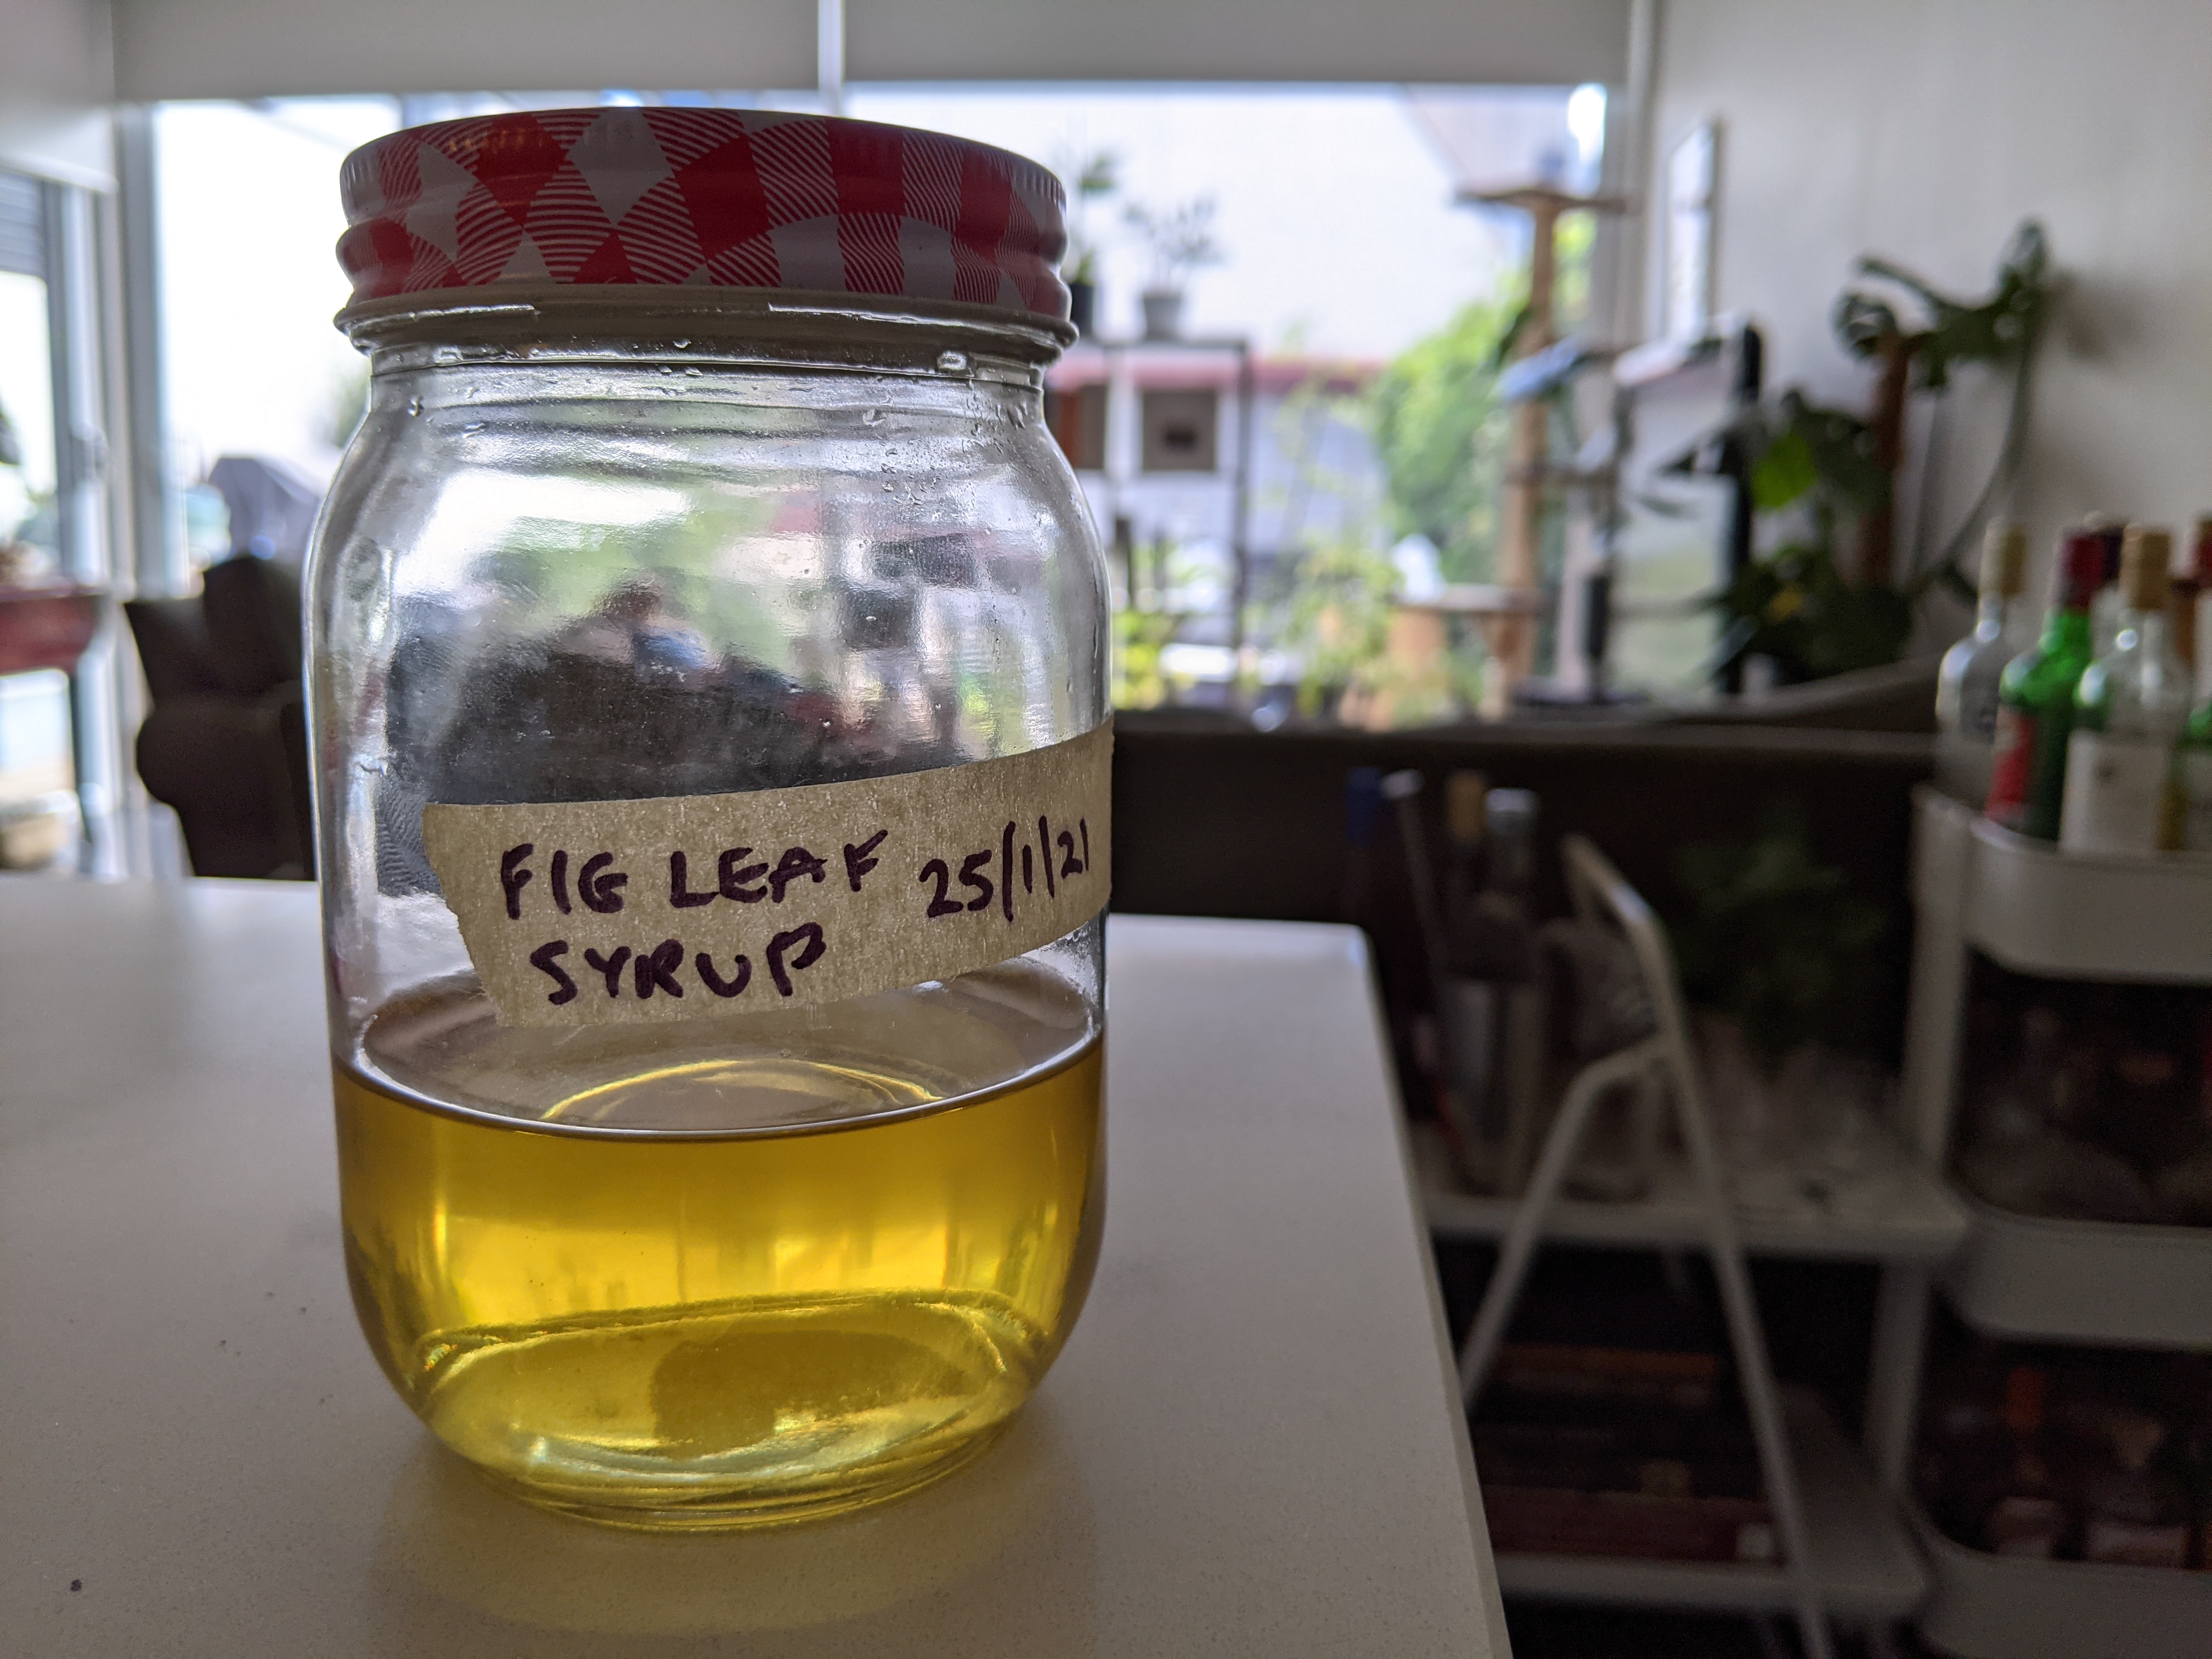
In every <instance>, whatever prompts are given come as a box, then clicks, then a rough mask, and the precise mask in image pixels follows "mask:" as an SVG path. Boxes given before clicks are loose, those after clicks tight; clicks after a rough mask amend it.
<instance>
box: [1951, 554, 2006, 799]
mask: <svg viewBox="0 0 2212 1659" xmlns="http://www.w3.org/2000/svg"><path fill="white" fill-rule="evenodd" d="M2026 576H2027V531H2025V530H2023V529H2022V528H2021V526H2018V525H2016V524H1992V525H1991V526H1990V528H1989V533H1988V534H1987V535H1986V536H1985V537H1984V538H1983V541H1982V590H1981V599H1980V601H1979V603H1978V605H1976V607H1975V611H1974V628H1973V631H1972V633H1970V634H1968V635H1966V638H1964V639H1962V640H1960V641H1959V642H1958V643H1957V644H1956V645H1954V646H1953V647H1951V648H1950V649H1949V650H1948V651H1947V652H1945V653H1943V665H1942V669H1941V670H1940V671H1938V672H1937V674H1936V787H1937V788H1938V789H1941V790H1942V792H1943V793H1945V794H1947V795H1950V796H1952V797H1954V799H1959V800H1963V801H1965V802H1966V803H1968V804H1969V805H1975V806H1978V805H1981V804H1982V803H1983V802H1984V801H1985V800H1987V799H1989V794H1990V757H1991V755H1992V754H1993V753H1994V752H1995V749H1996V736H1997V681H1998V680H1999V679H2000V678H2002V677H2003V674H2004V670H2005V664H2006V662H2007V661H2008V659H2010V658H2011V656H2012V655H2013V652H2014V641H2013V638H2012V627H2011V623H2012V611H2013V610H2014V609H2015V607H2014V605H2013V601H2014V599H2016V598H2018V597H2019V594H2020V590H2021V586H2022V584H2023V582H2024V580H2025V578H2026Z"/></svg>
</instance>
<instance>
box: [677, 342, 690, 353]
mask: <svg viewBox="0 0 2212 1659" xmlns="http://www.w3.org/2000/svg"><path fill="white" fill-rule="evenodd" d="M690 344H691V342H690V341H689V340H678V341H676V342H675V346H676V349H678V351H683V350H686V349H689V348H690Z"/></svg>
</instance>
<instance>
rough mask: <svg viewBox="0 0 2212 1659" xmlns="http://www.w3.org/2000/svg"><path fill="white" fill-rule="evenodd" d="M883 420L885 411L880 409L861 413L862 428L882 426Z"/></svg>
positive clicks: (866, 410)
mask: <svg viewBox="0 0 2212 1659" xmlns="http://www.w3.org/2000/svg"><path fill="white" fill-rule="evenodd" d="M883 419H884V411H883V410H880V409H864V410H861V411H860V424H861V425H862V426H880V425H882V424H883Z"/></svg>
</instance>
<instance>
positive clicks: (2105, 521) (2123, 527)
mask: <svg viewBox="0 0 2212 1659" xmlns="http://www.w3.org/2000/svg"><path fill="white" fill-rule="evenodd" d="M2081 527H2082V528H2083V529H2085V530H2093V531H2095V532H2097V538H2098V539H2099V540H2100V542H2101V543H2102V544H2104V549H2105V574H2104V576H2103V578H2102V579H2101V580H2100V581H2099V582H2098V584H2097V596H2096V598H2094V599H2092V600H2090V602H2089V659H2090V661H2092V662H2094V661H2095V660H2096V659H2098V658H2100V657H2101V656H2103V655H2104V654H2105V653H2106V652H2107V651H2110V650H2111V649H2112V641H2113V640H2114V639H2115V638H2117V637H2118V635H2119V631H2120V612H2121V611H2123V610H2124V609H2125V608H2126V606H2125V604H2124V601H2123V600H2122V599H2121V598H2120V555H2121V552H2122V550H2124V548H2125V546H2126V545H2127V537H2128V527H2127V524H2126V522H2125V521H2124V520H2119V519H2115V518H2112V517H2111V516H2109V515H2108V514H2106V513H2091V514H2090V515H2089V516H2088V517H2087V518H2086V519H2084V520H2082V521H2081Z"/></svg>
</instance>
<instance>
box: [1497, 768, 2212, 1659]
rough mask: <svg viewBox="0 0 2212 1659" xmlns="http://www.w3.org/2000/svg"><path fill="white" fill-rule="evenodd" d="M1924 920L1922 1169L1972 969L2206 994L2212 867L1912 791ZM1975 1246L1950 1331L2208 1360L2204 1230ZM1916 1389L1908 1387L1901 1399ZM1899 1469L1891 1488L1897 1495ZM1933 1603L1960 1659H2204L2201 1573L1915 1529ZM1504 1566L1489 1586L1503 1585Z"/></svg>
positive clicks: (1947, 1645)
mask: <svg viewBox="0 0 2212 1659" xmlns="http://www.w3.org/2000/svg"><path fill="white" fill-rule="evenodd" d="M1913 899H1914V903H1915V906H1916V908H1917V915H1918V928H1917V935H1916V941H1915V946H1914V961H1913V972H1912V997H1911V1015H1910V1024H1909V1026H1908V1029H1907V1033H1906V1047H1905V1106H1906V1109H1907V1113H1908V1115H1909V1117H1910V1119H1911V1123H1912V1126H1913V1131H1914V1133H1915V1136H1916V1139H1917V1142H1918V1146H1919V1150H1920V1152H1921V1155H1922V1157H1923V1158H1924V1159H1925V1161H1926V1164H1927V1167H1928V1168H1929V1169H1930V1170H1940V1169H1941V1168H1942V1166H1943V1160H1944V1158H1945V1157H1946V1154H1947V1152H1948V1144H1949V1140H1950V1135H1951V1125H1952V1121H1953V1117H1954V1109H1955V1106H1956V1102H1957V1098H1958V1095H1959V1087H1958V1085H1959V1080H1960V1061H1961V1054H1960V1047H1961V1044H1960V1033H1961V1028H1962V1025H1963V1019H1964V1012H1965V1008H1964V1005H1965V991H1966V977H1967V973H1968V969H1969V966H1970V963H1971V956H1972V952H1974V951H1980V952H1981V953H1982V954H1983V955H1984V956H1986V957H1989V958H1990V959H1991V960H1992V961H1994V962H1996V963H1997V964H1998V965H2000V966H2001V967H2004V968H2007V969H2012V970H2013V971H2015V972H2016V973H2021V974H2028V975H2039V976H2041V977H2045V978H2051V979H2066V980H2099V981H2133V982H2136V983H2159V984H2195V985H2212V858H2201V857H2196V856H2190V855H2184V854H2166V855H2162V856H2160V857H2156V858H2150V859H2142V858H2114V857H2105V856H2095V855H2081V854H2061V853H2059V852H2057V850H2055V849H2054V848H2051V847H2049V846H2047V845H2045V844H2044V843H2042V842H2032V841H2028V840H2026V839H2024V838H2022V837H2021V836H2015V835H2012V834H2009V833H2008V832H2007V831H2005V830H2003V829H1998V828H1997V827H1996V825H1994V824H1992V823H1989V822H1988V821H1987V820H1986V819H1984V818H1982V817H1978V815H1976V814H1975V813H1973V812H1972V811H1970V810H1969V809H1967V808H1966V807H1965V806H1963V805H1960V804H1959V803H1957V802H1955V801H1953V800H1950V799H1947V798H1945V797H1944V796H1942V795H1940V794H1938V793H1936V792H1935V791H1934V790H1932V789H1923V790H1922V791H1921V792H1920V793H1919V796H1918V798H1917V801H1916V811H1915V846H1914V856H1913ZM1963 1201H1964V1202H1966V1206H1967V1210H1968V1212H1969V1214H1970V1216H1971V1218H1972V1226H1971V1231H1970V1236H1969V1237H1968V1238H1967V1240H1966V1244H1965V1246H1964V1248H1962V1249H1960V1251H1959V1253H1958V1254H1957V1255H1955V1256H1954V1257H1953V1258H1952V1259H1951V1260H1950V1261H1949V1262H1948V1264H1946V1265H1945V1266H1944V1267H1942V1270H1941V1272H1940V1275H1939V1278H1940V1282H1941V1284H1942V1288H1943V1292H1944V1296H1945V1297H1946V1299H1947V1300H1948V1301H1949V1302H1950V1304H1952V1306H1953V1307H1954V1309H1955V1310H1957V1312H1958V1314H1959V1316H1960V1318H1961V1319H1963V1320H1964V1321H1965V1322H1966V1323H1967V1324H1968V1325H1969V1326H1972V1328H1975V1329H1977V1330H1980V1331H1984V1332H1987V1333H1989V1334H1991V1335H1996V1336H2001V1337H2008V1338H2015V1339H2021V1340H2043V1341H2061V1342H2079V1343H2089V1344H2096V1345H2101V1346H2134V1347H2176V1348H2212V1228H2198V1227H2164V1226H2130V1225H2114V1224H2107V1223H2100V1222H2081V1221H2051V1220H2043V1219H2039V1218H2030V1217H2026V1216H2019V1215H2014V1214H2010V1213H2008V1212H2003V1211H2000V1210H1996V1209H1994V1208H1991V1207H1990V1206H1987V1205H1984V1204H1981V1203H1979V1202H1978V1201H1975V1200H1963ZM1919 1301H1920V1306H1919V1308H1918V1309H1917V1310H1915V1309H1911V1308H1908V1307H1903V1306H1900V1307H1899V1308H1898V1309H1897V1310H1896V1313H1897V1316H1898V1317H1899V1319H1900V1320H1909V1322H1910V1334H1909V1335H1905V1336H1901V1337H1900V1340H1899V1342H1898V1343H1897V1344H1896V1345H1895V1347H1896V1352H1895V1353H1894V1354H1893V1356H1892V1363H1893V1364H1903V1365H1905V1366H1907V1367H1908V1368H1909V1374H1908V1376H1906V1377H1899V1378H1893V1386H1892V1387H1891V1388H1890V1389H1887V1391H1886V1393H1885V1395H1884V1397H1885V1398H1886V1399H1888V1400H1890V1401H1893V1402H1897V1401H1902V1403H1903V1404H1904V1406H1905V1408H1906V1416H1905V1419H1904V1420H1903V1421H1902V1422H1901V1423H1900V1424H1899V1425H1897V1429H1898V1431H1899V1437H1898V1441H1897V1444H1898V1445H1899V1448H1900V1449H1902V1447H1903V1446H1904V1445H1905V1443H1906V1437H1907V1436H1909V1434H1910V1431H1911V1404H1912V1400H1913V1396H1914V1395H1917V1376H1918V1370H1919V1363H1920V1352H1921V1349H1920V1343H1921V1340H1923V1339H1922V1334H1923V1332H1924V1328H1925V1304H1926V1291H1925V1290H1924V1289H1923V1291H1921V1292H1920V1293H1919ZM1908 1381H1909V1383H1910V1386H1902V1384H1904V1383H1906V1382H1908ZM1901 1473H1902V1468H1901V1465H1899V1466H1896V1467H1894V1468H1893V1469H1892V1470H1891V1471H1890V1474H1891V1479H1892V1484H1893V1486H1896V1487H1898V1489H1899V1491H1900V1493H1901V1490H1902V1481H1901ZM1915 1521H1916V1525H1917V1528H1918V1531H1919V1534H1920V1538H1921V1542H1922V1544H1923V1547H1924V1548H1925V1550H1926V1552H1927V1555H1928V1559H1929V1566H1930V1569H1931V1571H1932V1573H1933V1577H1934V1580H1935V1584H1934V1590H1933V1594H1932V1595H1930V1596H1929V1601H1928V1603H1927V1605H1926V1607H1923V1609H1922V1611H1921V1613H1920V1614H1919V1617H1918V1621H1917V1622H1918V1625H1919V1628H1920V1632H1921V1634H1922V1635H1923V1638H1925V1639H1926V1640H1927V1641H1928V1642H1929V1644H1931V1645H1932V1646H1934V1647H1935V1648H1936V1649H1937V1650H1939V1651H1942V1652H1945V1653H1952V1654H1957V1655H1959V1656H1961V1659H2104V1656H2106V1655H2111V1654H2118V1653H2125V1654H2127V1655H2129V1656H2130V1659H2203V1656H2204V1655H2206V1654H2208V1653H2212V1572H2189V1571H2181V1570H2178V1569H2166V1568H2154V1567H2129V1566H2112V1565H2101V1564H2093V1563H2086V1562H2064V1561H2033V1560H2019V1559H2005V1558H2002V1557H1999V1556H1995V1555H1990V1554H1986V1553H1982V1552H1980V1551H1977V1550H1971V1549H1967V1548H1965V1547H1961V1546H1960V1545H1959V1544H1957V1543H1954V1542H1953V1541H1951V1540H1949V1539H1948V1538H1944V1537H1942V1536H1941V1535H1940V1534H1937V1533H1936V1531H1935V1529H1934V1528H1932V1527H1930V1526H1929V1525H1928V1524H1927V1522H1926V1521H1925V1519H1924V1518H1923V1517H1921V1516H1918V1515H1917V1512H1916V1514H1915ZM1502 1565H1503V1564H1502V1562H1501V1566H1502Z"/></svg>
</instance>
